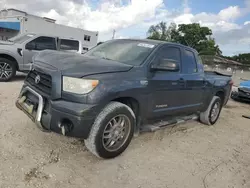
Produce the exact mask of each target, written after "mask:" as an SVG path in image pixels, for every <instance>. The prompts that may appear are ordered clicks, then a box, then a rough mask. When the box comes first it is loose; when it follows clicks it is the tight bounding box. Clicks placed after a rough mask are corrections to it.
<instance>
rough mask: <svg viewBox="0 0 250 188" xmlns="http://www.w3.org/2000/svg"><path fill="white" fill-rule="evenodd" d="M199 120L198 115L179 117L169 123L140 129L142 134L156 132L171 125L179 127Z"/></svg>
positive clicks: (162, 122)
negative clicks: (178, 125) (181, 124)
mask: <svg viewBox="0 0 250 188" xmlns="http://www.w3.org/2000/svg"><path fill="white" fill-rule="evenodd" d="M198 118H199V117H198V115H196V114H195V115H190V116H183V117H177V118H175V119H172V120H169V121H161V122H157V123H155V124H152V125H143V126H141V127H140V132H154V131H157V130H159V129H162V128H165V127H167V126H169V125H177V124H180V123H185V122H188V121H193V120H197V119H198Z"/></svg>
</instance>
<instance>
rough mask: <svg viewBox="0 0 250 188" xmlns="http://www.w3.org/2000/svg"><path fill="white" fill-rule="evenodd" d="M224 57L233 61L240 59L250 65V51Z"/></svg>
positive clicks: (239, 60)
mask: <svg viewBox="0 0 250 188" xmlns="http://www.w3.org/2000/svg"><path fill="white" fill-rule="evenodd" d="M224 57H225V58H227V59H230V60H233V61H238V62H240V63H243V64H247V65H250V53H245V54H239V55H235V56H232V57H227V56H224Z"/></svg>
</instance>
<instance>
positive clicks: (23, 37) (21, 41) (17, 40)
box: [9, 34, 35, 44]
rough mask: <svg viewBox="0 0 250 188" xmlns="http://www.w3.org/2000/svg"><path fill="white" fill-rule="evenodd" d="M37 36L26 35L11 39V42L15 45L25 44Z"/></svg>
mask: <svg viewBox="0 0 250 188" xmlns="http://www.w3.org/2000/svg"><path fill="white" fill-rule="evenodd" d="M34 36H35V35H32V34H26V35H19V36H16V37H13V38H10V39H9V41H11V42H14V43H19V44H21V43H23V42H25V41H26V40H28V39H30V38H31V37H34Z"/></svg>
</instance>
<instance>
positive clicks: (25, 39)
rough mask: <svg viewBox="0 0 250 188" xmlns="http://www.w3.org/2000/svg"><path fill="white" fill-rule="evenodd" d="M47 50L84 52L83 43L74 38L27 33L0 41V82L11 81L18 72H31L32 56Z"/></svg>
mask: <svg viewBox="0 0 250 188" xmlns="http://www.w3.org/2000/svg"><path fill="white" fill-rule="evenodd" d="M46 49H49V50H61V51H62V50H63V51H72V52H76V53H82V52H83V48H82V43H81V41H79V40H76V39H72V38H59V37H56V36H48V35H41V34H33V33H27V34H23V35H18V36H17V37H14V38H12V39H10V40H9V41H0V82H3V81H5V82H6V81H9V80H11V79H12V78H13V77H15V75H16V72H17V71H20V72H27V71H29V70H30V66H31V63H32V56H33V55H34V54H36V53H37V52H40V51H42V50H46Z"/></svg>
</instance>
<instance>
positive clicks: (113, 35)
mask: <svg viewBox="0 0 250 188" xmlns="http://www.w3.org/2000/svg"><path fill="white" fill-rule="evenodd" d="M114 38H115V29H114V30H113V36H112V39H114Z"/></svg>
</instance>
